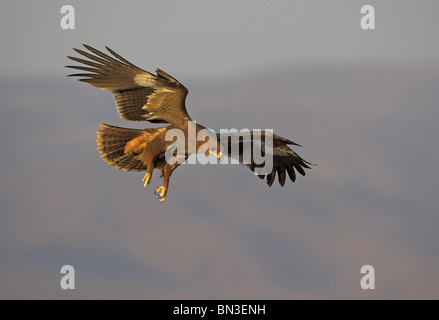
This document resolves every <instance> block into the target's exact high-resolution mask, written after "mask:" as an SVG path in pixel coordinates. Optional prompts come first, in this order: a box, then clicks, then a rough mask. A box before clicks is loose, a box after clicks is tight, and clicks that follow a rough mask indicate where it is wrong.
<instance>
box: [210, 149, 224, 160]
mask: <svg viewBox="0 0 439 320" xmlns="http://www.w3.org/2000/svg"><path fill="white" fill-rule="evenodd" d="M209 154H211V155H212V156H215V157H216V158H217V159H219V160H220V161H221V160H222V159H223V154H222V152H221V151H220V152H218V153H215V152H212V151H210V150H209Z"/></svg>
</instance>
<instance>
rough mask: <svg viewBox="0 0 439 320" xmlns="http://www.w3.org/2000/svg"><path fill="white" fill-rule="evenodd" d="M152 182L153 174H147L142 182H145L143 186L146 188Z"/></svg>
mask: <svg viewBox="0 0 439 320" xmlns="http://www.w3.org/2000/svg"><path fill="white" fill-rule="evenodd" d="M150 180H151V174H149V173H147V174H145V176H144V177H143V179H142V181H145V184H144V185H143V186H144V187H145V188H146V186H147V185H148V184H149V181H150Z"/></svg>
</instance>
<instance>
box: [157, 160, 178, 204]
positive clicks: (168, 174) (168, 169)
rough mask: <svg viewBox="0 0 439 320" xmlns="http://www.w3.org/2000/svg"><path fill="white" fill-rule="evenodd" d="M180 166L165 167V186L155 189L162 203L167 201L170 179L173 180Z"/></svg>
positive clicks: (167, 165) (166, 165)
mask: <svg viewBox="0 0 439 320" xmlns="http://www.w3.org/2000/svg"><path fill="white" fill-rule="evenodd" d="M178 166H179V164H178V163H176V164H173V165H170V164H168V163H166V164H165V166H164V167H163V185H162V186H160V187H158V188H157V189H155V191H154V194H155V196H156V197H157V198H158V199H159V200H160V201H165V200H166V194H167V193H168V186H169V178H171V175H172V172H174V170H175V169H176V168H177V167H178Z"/></svg>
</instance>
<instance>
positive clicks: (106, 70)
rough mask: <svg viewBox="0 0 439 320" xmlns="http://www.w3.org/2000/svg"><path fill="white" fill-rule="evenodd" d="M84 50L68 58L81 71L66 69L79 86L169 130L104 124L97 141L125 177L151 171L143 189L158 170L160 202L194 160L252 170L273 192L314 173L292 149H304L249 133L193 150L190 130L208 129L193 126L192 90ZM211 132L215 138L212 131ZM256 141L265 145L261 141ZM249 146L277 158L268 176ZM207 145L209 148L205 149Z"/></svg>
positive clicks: (220, 137)
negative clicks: (202, 157) (179, 136)
mask: <svg viewBox="0 0 439 320" xmlns="http://www.w3.org/2000/svg"><path fill="white" fill-rule="evenodd" d="M83 46H84V47H85V49H87V50H88V51H84V50H81V49H76V48H73V50H75V51H76V52H77V53H78V54H80V55H81V56H83V57H82V58H79V57H73V56H68V58H69V59H71V60H73V61H75V62H77V63H79V64H80V65H69V66H66V67H67V68H71V69H76V70H80V71H82V73H75V74H70V75H69V76H73V77H80V79H79V81H82V82H87V83H89V84H91V85H92V86H95V87H97V88H100V89H103V90H107V91H111V92H112V93H113V96H114V100H115V103H116V106H117V111H118V113H119V115H120V117H121V118H122V119H124V120H128V121H149V122H151V123H162V124H166V125H165V126H163V127H158V128H146V129H143V130H138V129H129V128H121V127H117V126H112V125H108V124H104V123H101V124H100V129H99V130H98V131H97V140H96V142H97V149H98V151H99V152H100V154H101V157H102V158H103V159H104V160H105V161H106V162H107V163H108V164H109V165H111V166H113V167H115V168H117V169H120V170H124V171H134V172H139V171H146V173H145V175H144V177H143V179H142V182H144V187H146V186H147V185H148V184H149V183H150V181H151V177H152V174H153V170H154V169H157V170H159V172H160V177H163V185H161V186H159V187H158V188H156V189H155V191H154V194H155V196H156V197H157V198H158V199H159V200H160V201H165V199H166V196H167V193H168V189H169V179H170V177H171V175H172V173H173V171H174V170H175V169H176V168H177V167H178V166H179V165H180V164H181V163H184V161H185V160H187V159H188V157H189V155H191V154H197V153H203V154H206V155H214V156H215V157H217V158H218V159H222V156H223V154H224V155H226V156H227V157H229V158H231V159H235V161H237V162H238V163H241V164H244V165H246V166H247V167H249V168H250V170H252V171H253V172H254V173H255V174H257V175H258V176H259V178H261V179H266V181H267V185H268V186H269V187H271V186H272V184H273V182H274V180H275V176H276V173H277V175H278V180H279V184H280V185H281V186H282V187H283V186H284V184H285V180H286V174H288V176H289V177H290V179H291V181H293V182H294V181H295V180H296V173H295V171H297V172H298V173H300V174H301V175H303V176H304V175H305V170H304V168H306V169H310V166H309V165H311V163H309V162H307V161H305V160H304V159H302V158H301V157H300V156H299V155H298V154H297V153H295V152H294V151H293V150H292V149H290V148H289V147H288V145H296V146H299V145H298V144H297V143H295V142H293V141H291V140H288V139H285V138H282V137H280V136H278V135H276V134H273V133H271V132H268V131H262V132H260V131H259V132H256V131H248V132H246V133H244V134H238V135H239V136H238V138H237V139H234V137H235V136H236V135H237V134H236V133H231V134H230V133H216V134H211V135H210V138H212V136H213V138H212V139H208V141H207V143H206V140H204V141H199V140H198V139H196V141H195V144H192V147H191V146H190V143H189V138H188V137H189V133H190V130H191V129H192V130H193V131H195V133H196V134H199V133H200V132H202V131H203V130H206V129H207V128H206V127H204V126H202V125H200V124H198V123H196V122H194V121H193V120H192V119H191V117H190V116H189V114H188V112H187V110H186V104H185V100H186V96H187V94H188V90H187V89H186V88H185V86H184V85H182V84H181V83H180V82H179V81H177V80H176V79H175V78H174V77H172V76H171V75H169V74H168V73H166V72H164V71H163V70H161V69H156V74H153V73H150V72H148V71H145V70H143V69H141V68H139V67H137V66H135V65H134V64H132V63H131V62H129V61H128V60H126V59H124V58H123V57H122V56H120V55H119V54H117V53H116V52H115V51H113V50H112V49H110V48H108V47H105V48H106V49H107V50H108V52H109V54H111V56H110V55H109V54H106V53H103V52H101V51H99V50H97V49H95V48H93V47H91V46H89V45H86V44H84V45H83ZM84 57H85V58H88V59H84ZM173 129H178V130H180V131H181V132H182V133H183V134H184V136H185V137H186V139H185V143H184V145H183V146H182V148H174V149H173V151H172V152H171V153H172V155H173V156H175V157H176V158H178V160H179V161H173V162H172V161H168V158H167V157H166V156H165V155H166V152H167V151H168V150H169V149H170V148H172V146H173V143H174V140H175V139H167V134H169V133H170V132H171V130H173ZM209 132H210V133H212V131H211V130H210V131H209ZM256 136H258V137H259V138H260V137H262V139H258V140H256V138H255V137H256ZM246 142H249V143H250V146H251V147H252V149H251V150H253V151H254V150H257V151H259V152H261V154H262V155H265V154H266V153H267V154H269V155H270V156H271V157H272V158H271V160H272V166H271V167H269V170H265V171H264V170H260V169H261V168H263V165H262V164H260V163H258V162H256V161H255V158H254V157H253V155H252V154H251V155H250V157H245V150H244V149H245V148H244V144H245V143H246ZM268 142H270V143H268ZM203 144H207V145H204V148H200V147H201V146H202V145H203ZM268 145H270V148H268ZM182 149H183V151H181V150H182ZM201 149H202V151H200V150H201ZM233 150H238V151H237V152H233ZM244 158H245V159H244Z"/></svg>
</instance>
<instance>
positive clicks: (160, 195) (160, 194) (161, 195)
mask: <svg viewBox="0 0 439 320" xmlns="http://www.w3.org/2000/svg"><path fill="white" fill-rule="evenodd" d="M167 192H168V190H167V189H166V188H165V186H160V187H158V188H157V189H155V191H154V195H155V196H156V198H157V199H159V200H160V201H165V200H166V193H167Z"/></svg>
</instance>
